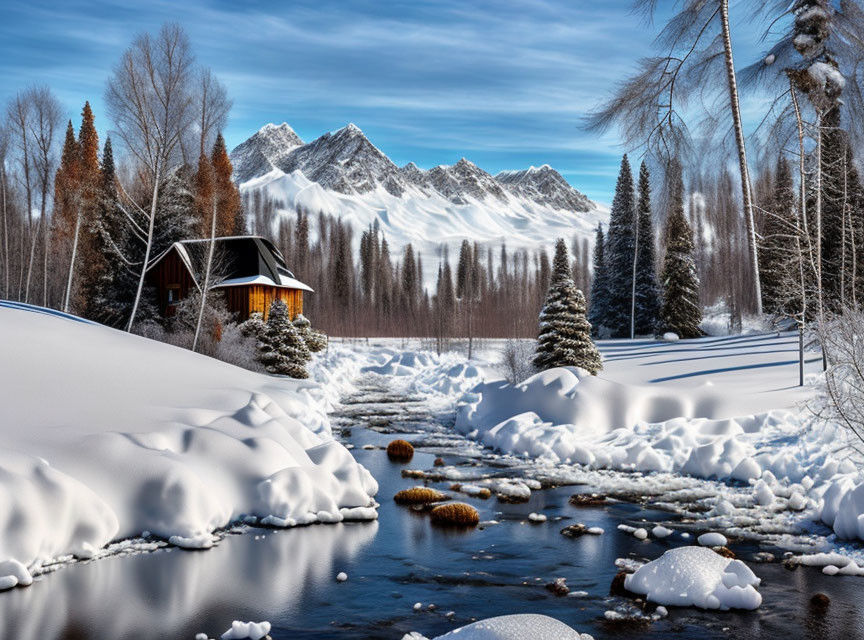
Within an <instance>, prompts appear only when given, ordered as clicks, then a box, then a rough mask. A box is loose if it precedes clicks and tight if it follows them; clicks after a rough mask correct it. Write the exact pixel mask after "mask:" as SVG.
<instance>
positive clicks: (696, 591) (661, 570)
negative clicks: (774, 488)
mask: <svg viewBox="0 0 864 640" xmlns="http://www.w3.org/2000/svg"><path fill="white" fill-rule="evenodd" d="M760 582H761V580H760V579H759V578H757V577H756V576H755V575H754V573H753V572H752V571H751V570H750V567H748V566H747V565H746V564H744V563H743V562H741V561H740V560H731V559H729V558H724V557H723V556H721V555H720V554H718V553H715V552H714V551H712V550H711V549H706V548H705V547H679V548H677V549H670V550H669V551H667V552H666V553H664V554H663V555H662V556H660V558H658V559H657V560H654V561H653V562H649V563H648V564H645V565H642V566H641V567H639V568H638V569H637V570H636V572H635V573H633V574H630V575H628V576H627V578H626V579H625V580H624V587H625V588H627V589H629V590H630V591H632V592H633V593H638V594H642V595H644V596H647V598H648V600H650V601H652V602H656V603H657V604H661V605H673V606H677V607H688V606H694V607H699V608H700V609H723V610H727V609H756V608H758V607H759V605H760V604H762V595H761V594H760V593H759V592H758V591H756V587H757V586H759V583H760Z"/></svg>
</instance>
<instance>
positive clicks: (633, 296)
mask: <svg viewBox="0 0 864 640" xmlns="http://www.w3.org/2000/svg"><path fill="white" fill-rule="evenodd" d="M639 215H640V214H639V212H638V211H637V212H636V234H635V236H636V242H635V243H634V248H633V283H632V286H631V289H630V339H631V340H633V339H634V338H635V337H636V261H637V259H638V256H639Z"/></svg>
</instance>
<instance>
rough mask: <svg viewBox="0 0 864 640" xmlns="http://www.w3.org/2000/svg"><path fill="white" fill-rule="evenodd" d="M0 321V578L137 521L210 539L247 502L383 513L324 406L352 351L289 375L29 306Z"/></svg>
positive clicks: (273, 517)
mask: <svg viewBox="0 0 864 640" xmlns="http://www.w3.org/2000/svg"><path fill="white" fill-rule="evenodd" d="M0 328H2V330H0V360H2V362H3V363H4V364H3V369H2V371H0V568H2V571H0V586H2V587H9V586H14V584H26V580H28V576H30V575H32V573H34V572H36V571H38V570H39V569H40V567H41V565H43V564H44V563H46V562H48V561H50V560H53V559H56V558H58V557H63V556H66V555H68V554H72V555H74V556H77V557H80V558H89V557H92V556H93V555H94V553H96V551H97V550H98V549H100V548H101V547H103V546H104V545H106V544H107V543H109V542H111V541H112V540H116V539H118V538H125V537H131V536H137V535H140V534H141V533H142V532H143V531H145V530H146V531H150V532H152V534H154V535H155V536H157V537H160V538H164V539H170V540H171V541H172V542H173V543H174V544H178V545H181V546H187V547H192V548H206V547H208V546H210V545H211V544H212V543H213V536H212V532H213V531H214V530H215V529H218V528H220V527H223V526H225V525H227V524H229V523H230V522H232V521H235V520H237V519H238V518H240V517H242V516H244V515H254V516H257V517H259V518H262V519H265V520H266V519H269V522H270V523H271V524H276V525H282V526H291V525H295V524H309V523H313V522H336V521H340V520H343V519H349V518H350V519H370V518H374V517H375V516H376V512H375V510H374V508H372V504H373V501H372V496H374V495H375V493H376V492H377V489H378V487H377V483H376V482H375V480H374V479H373V478H372V476H371V475H370V474H369V472H368V471H366V469H364V468H363V467H362V466H361V465H359V464H357V463H356V462H355V461H354V459H353V457H352V456H351V454H350V453H349V452H348V451H347V450H346V449H345V448H344V447H343V446H342V445H340V444H338V443H337V442H335V441H334V440H333V439H332V438H331V435H330V427H329V422H328V420H327V416H326V410H327V409H328V408H329V405H330V403H332V402H333V401H334V400H335V396H334V394H335V393H337V392H338V391H334V390H333V389H332V388H328V387H327V385H324V386H322V384H321V382H320V381H326V380H328V379H331V380H332V378H333V377H334V376H335V375H338V372H339V371H340V368H339V367H340V365H339V363H340V361H345V362H346V364H345V365H344V367H345V368H346V369H344V370H349V369H350V367H351V366H352V365H350V364H347V363H348V362H349V360H350V359H349V357H348V355H347V354H346V353H343V354H341V355H340V354H339V353H338V352H334V353H332V354H329V355H328V356H327V357H328V358H330V359H331V361H330V362H328V363H326V366H325V365H324V364H316V365H315V366H313V367H312V369H313V379H312V380H308V381H292V380H288V379H282V378H273V377H269V376H262V375H259V374H255V373H251V372H248V371H245V370H242V369H238V368H236V367H233V366H231V365H228V364H225V363H222V362H219V361H216V360H213V359H210V358H207V357H204V356H200V355H197V354H193V353H191V352H189V351H186V350H182V349H178V348H175V347H172V346H168V345H165V344H161V343H157V342H153V341H150V340H146V339H144V338H140V337H137V336H131V335H128V334H126V333H123V332H120V331H115V330H112V329H108V328H105V327H102V326H99V325H92V324H86V323H81V322H76V321H72V320H70V319H67V318H64V317H62V316H57V315H48V314H45V313H41V312H37V313H34V312H31V311H29V310H26V309H16V308H8V307H0ZM316 380H317V381H316ZM332 386H337V385H335V384H334V385H332ZM22 566H23V567H25V568H26V570H25V571H22V570H21V567H22ZM10 567H11V568H10ZM4 576H6V577H4Z"/></svg>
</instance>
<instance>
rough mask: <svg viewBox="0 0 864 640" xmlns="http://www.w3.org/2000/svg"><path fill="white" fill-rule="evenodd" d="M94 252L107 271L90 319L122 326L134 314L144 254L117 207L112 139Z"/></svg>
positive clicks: (107, 144) (102, 172)
mask: <svg viewBox="0 0 864 640" xmlns="http://www.w3.org/2000/svg"><path fill="white" fill-rule="evenodd" d="M92 224H93V234H94V245H95V247H94V251H95V252H96V253H98V254H99V255H101V256H102V260H103V263H104V265H105V266H104V268H103V269H102V271H101V273H99V274H98V277H97V278H96V279H95V281H94V283H93V293H92V294H91V295H92V297H93V300H94V304H93V305H92V311H91V313H90V314H89V315H88V317H89V318H90V319H91V320H99V321H100V322H103V323H105V324H107V325H109V326H112V327H119V326H123V325H124V324H125V323H126V322H128V320H129V314H130V313H131V311H132V303H133V297H134V295H135V286H136V284H137V277H138V271H137V269H136V267H135V261H136V260H140V259H141V258H140V257H139V255H143V247H142V246H141V242H140V241H138V240H137V238H135V236H134V234H133V232H132V228H131V226H130V223H129V221H128V220H127V219H126V216H125V214H124V213H123V212H122V211H121V210H120V208H119V205H118V194H117V178H116V175H115V172H114V153H113V151H112V148H111V138H107V139H106V140H105V146H104V148H103V150H102V166H101V168H100V178H99V196H98V199H97V204H96V213H95V215H94V220H93V223H92Z"/></svg>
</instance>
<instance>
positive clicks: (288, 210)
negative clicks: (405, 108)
mask: <svg viewBox="0 0 864 640" xmlns="http://www.w3.org/2000/svg"><path fill="white" fill-rule="evenodd" d="M231 162H232V164H233V166H234V177H235V180H236V181H237V183H238V184H239V185H240V189H241V191H248V190H256V189H261V190H264V191H266V192H267V194H268V195H269V196H270V197H272V198H274V199H275V200H277V201H279V202H280V213H281V214H283V215H284V214H293V212H294V211H296V209H297V208H298V207H303V208H305V209H307V210H309V211H312V212H313V213H317V212H318V211H323V212H324V213H329V214H332V215H336V216H341V217H343V218H347V219H348V220H350V221H351V222H352V224H353V225H354V227H355V229H359V228H365V227H367V226H368V225H370V224H371V223H372V222H373V221H374V220H375V219H376V218H377V219H378V221H379V224H380V225H381V228H382V229H383V230H384V232H385V234H386V235H387V238H388V241H389V242H390V244H391V246H395V247H396V248H401V247H402V246H404V245H406V244H407V243H409V242H411V243H412V244H413V245H414V247H415V249H417V250H420V251H421V252H423V253H426V254H427V255H429V254H430V253H431V254H433V255H440V249H441V247H442V245H447V246H449V247H450V251H451V254H452V253H453V252H454V250H455V249H457V248H458V246H454V245H458V244H459V243H460V242H461V241H462V240H463V239H466V238H467V239H468V240H471V241H476V242H479V243H481V244H490V243H492V244H496V245H497V244H500V243H506V244H507V245H508V247H512V248H530V249H535V248H537V247H538V246H545V247H547V248H550V249H551V246H552V244H553V243H554V242H555V239H556V238H557V237H561V236H563V237H566V238H568V239H569V238H572V237H573V235H574V234H575V235H577V236H579V235H590V234H592V233H593V229H594V228H595V227H596V225H597V222H598V221H601V220H605V218H606V211H605V209H603V208H601V207H599V206H598V205H597V204H595V203H594V202H592V201H591V200H590V199H588V198H587V197H586V196H585V195H584V194H582V193H581V192H579V191H578V190H576V189H575V188H573V187H572V186H571V185H570V184H569V183H568V182H567V181H566V180H565V179H564V178H563V177H562V176H561V174H560V173H558V172H557V171H556V170H555V169H553V168H552V167H550V166H549V165H543V166H540V167H530V168H528V169H524V170H518V171H503V172H501V173H498V174H497V175H495V176H493V175H491V174H489V173H488V172H486V171H484V170H483V169H481V168H480V167H478V166H477V165H475V164H474V163H473V162H470V161H469V160H466V159H465V158H462V159H461V160H459V162H457V163H456V164H453V165H439V166H436V167H433V168H431V169H428V170H424V169H421V168H419V167H418V166H417V165H416V164H414V163H413V162H410V163H408V164H406V165H405V166H402V167H399V166H397V165H396V164H395V163H394V162H393V161H391V160H390V158H388V157H387V156H386V155H385V154H384V153H383V152H382V151H381V150H380V149H378V148H377V147H376V146H375V145H374V144H372V142H370V141H369V139H368V138H367V137H366V136H365V135H364V134H363V132H362V131H361V130H360V129H359V128H358V127H357V126H355V125H354V124H349V125H348V126H346V127H343V128H342V129H339V130H338V131H333V132H330V133H325V134H324V135H322V136H321V137H319V138H316V139H315V140H313V141H312V142H308V143H306V142H304V141H303V140H302V139H301V138H300V137H299V136H298V135H297V134H296V133H295V132H294V130H293V129H292V128H291V127H290V126H289V125H288V124H287V123H283V124H280V125H276V124H267V125H265V126H264V127H262V128H261V129H260V130H259V131H257V132H256V133H255V134H254V135H253V136H252V137H250V138H249V139H248V140H246V141H245V142H243V143H241V144H240V145H238V146H237V147H236V148H235V149H234V150H233V151H232V152H231ZM426 264H428V265H429V269H430V273H434V271H435V270H437V265H436V264H435V262H434V261H433V260H428V261H427V263H426ZM427 275H428V274H427Z"/></svg>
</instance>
